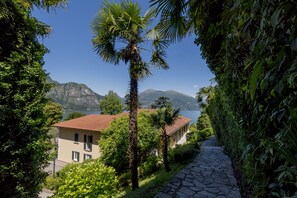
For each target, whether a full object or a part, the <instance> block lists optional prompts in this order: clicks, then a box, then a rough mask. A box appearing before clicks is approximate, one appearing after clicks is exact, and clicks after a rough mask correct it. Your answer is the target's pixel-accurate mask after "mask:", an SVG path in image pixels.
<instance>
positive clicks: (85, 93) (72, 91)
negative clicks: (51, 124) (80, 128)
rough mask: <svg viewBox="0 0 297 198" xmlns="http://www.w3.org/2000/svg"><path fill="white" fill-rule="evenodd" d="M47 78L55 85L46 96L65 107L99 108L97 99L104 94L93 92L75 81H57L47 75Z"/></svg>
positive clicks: (76, 108)
mask: <svg viewBox="0 0 297 198" xmlns="http://www.w3.org/2000/svg"><path fill="white" fill-rule="evenodd" d="M47 80H48V82H49V83H53V84H54V85H55V86H54V87H52V88H51V90H50V91H49V92H48V93H47V97H48V98H51V99H52V100H53V101H54V102H56V103H59V104H61V105H62V106H63V107H64V108H65V109H75V110H80V109H83V110H99V101H100V100H101V99H102V98H104V96H101V95H99V94H97V93H95V92H94V91H93V90H92V89H90V88H89V87H88V86H87V85H85V84H79V83H75V82H69V83H59V82H57V81H54V80H52V79H51V78H50V77H49V76H48V79H47Z"/></svg>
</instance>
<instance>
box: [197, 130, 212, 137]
mask: <svg viewBox="0 0 297 198" xmlns="http://www.w3.org/2000/svg"><path fill="white" fill-rule="evenodd" d="M199 133H205V135H206V137H209V136H212V135H213V134H214V132H213V129H212V128H205V129H202V130H201V131H199ZM202 136H204V135H202Z"/></svg>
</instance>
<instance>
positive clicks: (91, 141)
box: [89, 135, 93, 144]
mask: <svg viewBox="0 0 297 198" xmlns="http://www.w3.org/2000/svg"><path fill="white" fill-rule="evenodd" d="M89 137H90V143H91V144H93V136H92V135H90V136H89Z"/></svg>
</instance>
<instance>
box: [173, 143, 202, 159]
mask: <svg viewBox="0 0 297 198" xmlns="http://www.w3.org/2000/svg"><path fill="white" fill-rule="evenodd" d="M198 150H199V149H197V144H184V145H180V146H177V147H175V148H174V149H173V150H172V152H173V160H174V162H175V163H186V162H188V161H189V160H191V159H193V158H194V157H195V156H196V155H197V152H198Z"/></svg>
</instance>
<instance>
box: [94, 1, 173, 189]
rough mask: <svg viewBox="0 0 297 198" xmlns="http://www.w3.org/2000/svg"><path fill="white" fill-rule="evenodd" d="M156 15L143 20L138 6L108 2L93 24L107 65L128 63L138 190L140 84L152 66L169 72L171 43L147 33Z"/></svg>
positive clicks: (132, 155)
mask: <svg viewBox="0 0 297 198" xmlns="http://www.w3.org/2000/svg"><path fill="white" fill-rule="evenodd" d="M155 15H156V11H155V9H150V10H148V11H147V12H146V13H145V14H144V16H141V7H140V6H139V4H137V3H133V2H129V1H121V2H120V3H119V4H118V3H111V2H109V1H105V2H104V4H103V6H102V7H101V9H100V11H99V13H98V15H97V16H96V18H95V19H94V21H93V26H92V28H93V32H94V35H95V36H94V38H93V40H92V41H93V46H94V48H95V51H96V52H97V54H98V55H99V56H100V57H101V58H102V59H103V60H104V61H105V62H110V63H114V64H118V63H119V61H124V62H125V64H128V63H129V75H130V100H129V101H130V102H129V110H130V111H129V164H130V172H131V177H132V189H133V190H134V189H136V188H138V174H137V109H138V80H139V79H141V78H143V77H145V76H148V75H150V74H151V72H150V66H152V65H154V66H157V67H159V68H163V69H168V65H167V63H166V61H165V59H164V57H165V56H166V53H165V49H166V48H167V47H168V41H166V40H163V39H162V38H161V37H160V36H159V34H158V32H157V31H156V30H155V29H150V30H149V29H148V28H149V26H150V25H151V23H152V21H153V18H154V17H155ZM144 44H145V45H146V46H148V44H151V45H150V46H151V47H150V49H146V50H147V51H148V52H150V53H151V59H150V60H149V61H145V60H144V59H143V57H142V56H141V53H142V52H143V50H144V49H143V48H141V47H143V45H144Z"/></svg>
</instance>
